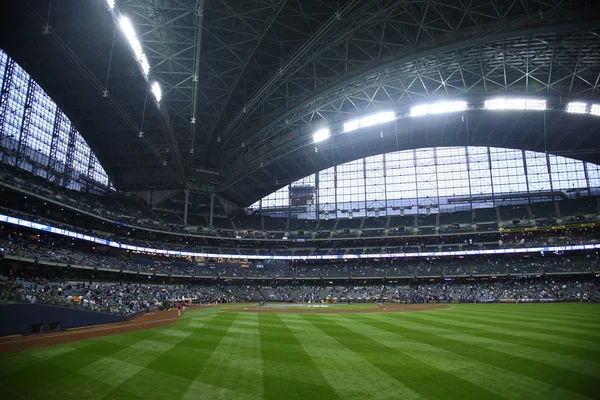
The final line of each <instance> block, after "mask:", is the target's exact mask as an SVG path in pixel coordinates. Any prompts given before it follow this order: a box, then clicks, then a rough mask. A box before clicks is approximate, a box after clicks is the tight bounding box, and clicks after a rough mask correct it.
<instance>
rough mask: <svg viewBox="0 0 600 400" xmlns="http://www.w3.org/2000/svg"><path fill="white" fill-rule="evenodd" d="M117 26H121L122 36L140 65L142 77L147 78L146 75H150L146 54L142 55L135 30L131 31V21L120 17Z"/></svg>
mask: <svg viewBox="0 0 600 400" xmlns="http://www.w3.org/2000/svg"><path fill="white" fill-rule="evenodd" d="M119 25H120V26H121V30H122V31H123V34H125V37H126V38H127V41H128V42H129V44H130V45H131V48H132V49H133V53H134V54H135V58H136V59H137V61H138V62H139V63H140V66H141V67H142V72H143V73H144V76H146V77H147V76H148V74H149V73H150V64H149V63H148V59H147V58H146V54H144V50H142V45H141V43H140V41H139V40H138V38H137V35H136V34H135V30H134V29H133V25H132V24H131V21H130V20H129V18H127V17H126V16H124V15H122V16H121V18H120V19H119Z"/></svg>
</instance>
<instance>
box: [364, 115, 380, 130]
mask: <svg viewBox="0 0 600 400" xmlns="http://www.w3.org/2000/svg"><path fill="white" fill-rule="evenodd" d="M378 122H379V120H378V116H377V114H374V115H369V116H367V117H364V118H361V119H360V127H361V128H366V127H368V126H373V125H377V123H378Z"/></svg>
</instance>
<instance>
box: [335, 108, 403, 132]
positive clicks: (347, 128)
mask: <svg viewBox="0 0 600 400" xmlns="http://www.w3.org/2000/svg"><path fill="white" fill-rule="evenodd" d="M395 119H396V113H395V112H393V111H386V112H380V113H377V114H372V115H367V116H366V117H364V118H360V119H353V120H352V121H348V122H346V123H345V124H344V132H352V131H355V130H357V129H358V128H366V127H368V126H373V125H377V124H384V123H386V122H389V121H393V120H395Z"/></svg>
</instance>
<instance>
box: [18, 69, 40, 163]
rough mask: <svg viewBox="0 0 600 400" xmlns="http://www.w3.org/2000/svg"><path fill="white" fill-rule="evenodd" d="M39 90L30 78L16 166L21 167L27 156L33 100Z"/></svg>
mask: <svg viewBox="0 0 600 400" xmlns="http://www.w3.org/2000/svg"><path fill="white" fill-rule="evenodd" d="M36 91H37V85H36V84H35V82H34V81H33V79H31V78H29V80H28V82H27V92H26V94H25V104H24V106H23V117H22V118H21V127H20V129H19V142H18V144H17V156H16V157H15V166H17V167H20V166H21V164H22V163H23V161H25V159H26V156H27V143H28V142H29V140H28V139H29V127H30V125H31V112H32V111H33V100H34V99H35V94H36Z"/></svg>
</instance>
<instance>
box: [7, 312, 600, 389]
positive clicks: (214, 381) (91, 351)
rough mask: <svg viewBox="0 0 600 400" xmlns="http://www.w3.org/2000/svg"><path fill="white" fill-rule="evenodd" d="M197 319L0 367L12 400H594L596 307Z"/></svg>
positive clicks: (205, 315)
mask: <svg viewBox="0 0 600 400" xmlns="http://www.w3.org/2000/svg"><path fill="white" fill-rule="evenodd" d="M221 310H222V308H219V307H215V308H210V309H204V310H194V311H192V312H188V313H187V314H186V315H185V316H184V317H183V318H181V319H180V320H179V321H178V322H177V323H176V324H175V325H172V326H169V327H162V328H155V329H149V330H144V331H138V332H134V333H127V334H122V335H114V336H108V337H104V338H97V339H90V340H85V341H81V342H75V343H68V344H64V345H57V346H52V347H45V348H37V349H32V350H26V351H22V352H17V353H8V354H2V355H0V366H1V367H0V393H2V394H3V398H11V399H19V398H22V399H34V400H35V399H58V398H60V399H64V398H68V397H78V398H86V399H115V400H116V399H161V400H164V399H174V400H178V399H185V400H189V399H211V400H212V399H241V400H261V399H305V398H314V399H361V400H363V399H365V398H373V399H398V398H402V399H415V400H416V399H444V400H452V399H480V398H486V399H515V398H527V399H540V400H552V399H565V398H568V399H574V400H578V399H581V400H583V399H586V398H597V390H596V389H595V382H597V381H598V380H599V379H600V341H599V340H598V338H599V332H600V318H599V317H600V305H587V304H537V305H535V304H526V305H514V304H507V305H498V304H491V305H485V304H474V305H473V304H466V305H455V306H453V307H451V308H449V309H441V310H433V311H423V312H415V313H397V314H395V313H381V314H301V315H298V314H284V313H282V314H275V313H272V314H271V313H251V312H250V313H235V312H230V311H229V312H221Z"/></svg>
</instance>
